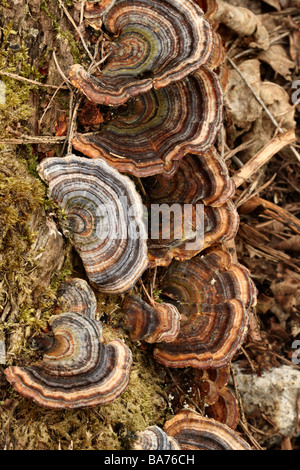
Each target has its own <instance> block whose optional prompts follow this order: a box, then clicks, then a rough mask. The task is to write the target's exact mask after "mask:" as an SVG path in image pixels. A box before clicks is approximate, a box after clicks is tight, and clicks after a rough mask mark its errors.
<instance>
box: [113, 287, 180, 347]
mask: <svg viewBox="0 0 300 470" xmlns="http://www.w3.org/2000/svg"><path fill="white" fill-rule="evenodd" d="M122 311H123V313H124V314H125V317H126V319H125V328H126V329H128V330H129V332H130V333H129V334H130V339H131V341H141V340H145V341H146V342H147V343H160V342H162V341H164V342H169V341H173V340H174V339H175V338H176V336H177V335H178V333H179V327H180V313H179V312H178V310H177V308H176V307H175V306H174V305H172V304H166V303H157V302H153V304H152V305H151V306H150V305H148V304H147V303H146V302H145V301H144V300H142V299H140V298H139V297H135V296H133V295H128V296H127V297H126V298H125V300H124V302H123V305H122Z"/></svg>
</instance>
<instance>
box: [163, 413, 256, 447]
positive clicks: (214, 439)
mask: <svg viewBox="0 0 300 470" xmlns="http://www.w3.org/2000/svg"><path fill="white" fill-rule="evenodd" d="M164 431H165V432H166V434H167V435H168V436H169V437H173V438H174V439H176V441H177V442H178V444H179V445H180V449H182V450H251V447H250V446H249V444H248V443H247V442H246V441H244V439H242V438H240V436H239V435H238V434H237V433H236V432H235V431H233V430H232V429H230V428H229V427H228V426H226V425H224V424H221V423H218V422H217V421H214V420H213V419H209V418H204V417H203V416H201V415H200V414H198V413H196V412H194V411H190V410H183V411H181V412H179V413H178V414H177V415H175V416H174V418H172V419H170V420H169V421H167V422H166V424H165V426H164Z"/></svg>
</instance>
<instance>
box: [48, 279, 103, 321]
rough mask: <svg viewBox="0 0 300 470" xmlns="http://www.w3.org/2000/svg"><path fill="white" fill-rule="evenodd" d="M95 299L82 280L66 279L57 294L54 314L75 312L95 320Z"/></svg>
mask: <svg viewBox="0 0 300 470" xmlns="http://www.w3.org/2000/svg"><path fill="white" fill-rule="evenodd" d="M96 311H97V299H96V297H95V295H94V292H93V291H92V289H91V288H90V286H89V285H88V283H87V282H86V281H85V280H84V279H80V278H71V279H66V280H65V281H64V282H63V283H62V284H61V285H60V286H59V289H58V292H57V301H56V305H55V314H56V315H58V314H59V313H63V312H76V313H80V314H81V315H87V316H88V317H89V318H95V314H96Z"/></svg>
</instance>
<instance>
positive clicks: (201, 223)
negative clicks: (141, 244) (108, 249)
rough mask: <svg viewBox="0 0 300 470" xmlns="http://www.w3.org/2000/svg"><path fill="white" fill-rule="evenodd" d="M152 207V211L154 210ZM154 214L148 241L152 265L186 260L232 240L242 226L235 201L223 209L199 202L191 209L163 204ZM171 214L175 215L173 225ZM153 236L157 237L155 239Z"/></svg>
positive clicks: (228, 203) (178, 205) (164, 264)
mask: <svg viewBox="0 0 300 470" xmlns="http://www.w3.org/2000/svg"><path fill="white" fill-rule="evenodd" d="M153 207H154V206H153V205H152V210H153ZM159 213H161V214H162V217H161V218H160V217H157V216H156V217H154V216H153V215H152V214H151V223H150V224H149V225H150V227H151V238H150V239H149V240H148V250H149V253H148V256H149V260H150V266H151V267H154V266H169V264H170V263H171V261H172V259H173V258H175V259H176V260H179V261H185V260H188V259H191V258H193V257H194V256H195V255H197V254H198V253H200V252H201V251H203V250H205V249H206V248H208V247H210V246H212V245H214V244H217V243H222V242H226V241H229V240H232V239H233V238H234V237H235V236H236V234H237V230H238V227H239V215H238V212H237V209H236V207H235V205H234V204H233V202H232V201H228V202H227V203H226V204H224V205H223V206H221V207H210V206H209V207H208V206H205V207H203V205H202V203H201V202H199V203H197V204H196V205H194V206H192V207H191V208H188V207H187V206H186V205H180V204H174V205H173V204H162V205H160V207H159V211H157V214H159ZM170 213H174V219H173V222H172V223H171V220H170V223H165V221H167V220H169V219H170V217H169V215H170ZM152 234H155V236H154V237H153V236H152Z"/></svg>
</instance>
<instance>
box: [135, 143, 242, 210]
mask: <svg viewBox="0 0 300 470" xmlns="http://www.w3.org/2000/svg"><path fill="white" fill-rule="evenodd" d="M143 185H144V186H145V188H146V191H147V196H148V197H149V199H150V201H151V203H158V204H163V203H167V204H172V203H178V204H195V203H196V202H198V201H200V200H201V201H202V202H203V203H204V204H205V205H210V206H214V207H219V206H222V205H223V204H225V202H227V201H228V200H229V199H230V198H232V196H233V195H234V193H235V185H234V182H233V181H232V179H231V178H230V176H229V172H228V169H227V166H226V164H225V162H224V161H223V160H222V159H221V157H220V156H219V155H218V153H217V151H216V149H215V148H214V147H211V148H210V149H209V150H208V151H207V152H206V153H204V154H203V155H195V154H194V155H192V154H188V155H186V156H185V157H184V158H183V159H182V160H181V161H180V164H179V168H178V170H177V171H176V173H175V175H174V176H173V177H172V178H164V176H162V175H156V176H152V177H150V178H147V179H146V180H144V181H143Z"/></svg>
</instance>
